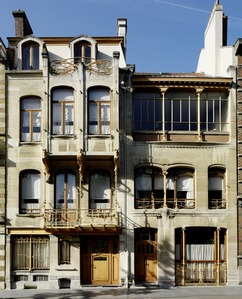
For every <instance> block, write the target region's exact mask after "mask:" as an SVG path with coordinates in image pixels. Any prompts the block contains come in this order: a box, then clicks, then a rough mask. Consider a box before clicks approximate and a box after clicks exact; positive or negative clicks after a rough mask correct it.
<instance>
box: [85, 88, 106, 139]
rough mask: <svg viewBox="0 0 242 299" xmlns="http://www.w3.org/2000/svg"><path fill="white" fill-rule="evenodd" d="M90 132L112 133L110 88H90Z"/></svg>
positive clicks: (98, 133) (97, 133)
mask: <svg viewBox="0 0 242 299" xmlns="http://www.w3.org/2000/svg"><path fill="white" fill-rule="evenodd" d="M89 134H96V135H100V134H110V90H109V89H107V88H101V87H100V88H92V89H90V90H89Z"/></svg>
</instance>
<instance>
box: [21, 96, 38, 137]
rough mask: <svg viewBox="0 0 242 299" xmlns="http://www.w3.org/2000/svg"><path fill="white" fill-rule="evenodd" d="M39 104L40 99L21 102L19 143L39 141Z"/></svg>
mask: <svg viewBox="0 0 242 299" xmlns="http://www.w3.org/2000/svg"><path fill="white" fill-rule="evenodd" d="M40 105H41V103H40V99H34V98H33V99H30V98H28V99H22V100H21V141H22V142H37V141H40V140H41V106H40Z"/></svg>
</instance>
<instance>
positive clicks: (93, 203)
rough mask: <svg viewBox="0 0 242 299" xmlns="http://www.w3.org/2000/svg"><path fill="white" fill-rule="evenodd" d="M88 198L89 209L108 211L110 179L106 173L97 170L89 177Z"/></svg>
mask: <svg viewBox="0 0 242 299" xmlns="http://www.w3.org/2000/svg"><path fill="white" fill-rule="evenodd" d="M89 197H90V199H89V203H90V208H91V209H110V202H111V177H110V173H109V172H108V171H105V170H99V171H95V172H93V173H92V174H91V175H90V194H89Z"/></svg>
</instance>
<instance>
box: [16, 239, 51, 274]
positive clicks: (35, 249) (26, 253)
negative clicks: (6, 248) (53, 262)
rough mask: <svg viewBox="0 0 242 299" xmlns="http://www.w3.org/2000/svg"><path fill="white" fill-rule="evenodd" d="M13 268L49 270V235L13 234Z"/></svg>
mask: <svg viewBox="0 0 242 299" xmlns="http://www.w3.org/2000/svg"><path fill="white" fill-rule="evenodd" d="M11 245H12V257H13V258H12V269H13V270H29V271H31V270H48V269H49V268H50V266H49V263H50V261H49V254H50V253H49V250H50V245H49V237H46V236H13V237H12V239H11Z"/></svg>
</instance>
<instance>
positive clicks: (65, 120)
mask: <svg viewBox="0 0 242 299" xmlns="http://www.w3.org/2000/svg"><path fill="white" fill-rule="evenodd" d="M52 124H53V125H52V133H53V134H55V135H68V134H73V133H74V99H73V90H72V89H71V88H64V87H63V88H58V89H54V90H53V92H52Z"/></svg>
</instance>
